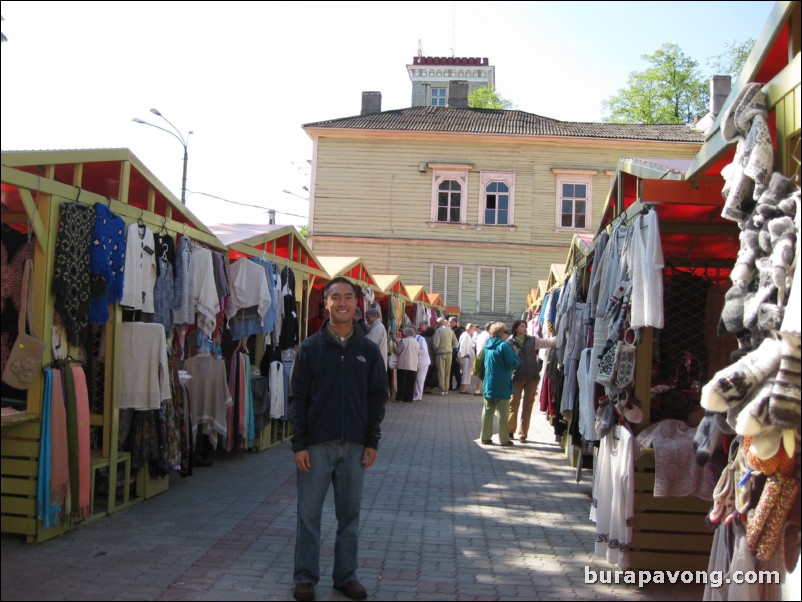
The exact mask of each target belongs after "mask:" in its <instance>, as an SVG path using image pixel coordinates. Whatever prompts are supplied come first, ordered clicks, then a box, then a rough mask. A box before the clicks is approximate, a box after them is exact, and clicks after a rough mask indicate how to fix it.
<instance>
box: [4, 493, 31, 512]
mask: <svg viewBox="0 0 802 602" xmlns="http://www.w3.org/2000/svg"><path fill="white" fill-rule="evenodd" d="M2 504H3V514H5V515H9V514H15V515H20V516H36V498H31V497H14V496H11V495H3V496H2Z"/></svg>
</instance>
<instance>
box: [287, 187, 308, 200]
mask: <svg viewBox="0 0 802 602" xmlns="http://www.w3.org/2000/svg"><path fill="white" fill-rule="evenodd" d="M304 188H306V187H304ZM281 192H283V193H285V194H291V195H292V196H297V197H298V198H299V199H303V200H304V201H307V202H308V201H309V199H308V198H306V197H305V196H301V195H300V194H295V193H294V192H290V191H289V190H287V189H286V188H285V189H284V190H282V191H281Z"/></svg>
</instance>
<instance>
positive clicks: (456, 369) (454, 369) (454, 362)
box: [448, 316, 465, 391]
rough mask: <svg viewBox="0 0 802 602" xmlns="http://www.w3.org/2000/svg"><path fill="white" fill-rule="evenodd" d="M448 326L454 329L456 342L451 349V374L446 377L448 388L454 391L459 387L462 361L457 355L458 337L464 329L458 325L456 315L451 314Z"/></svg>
mask: <svg viewBox="0 0 802 602" xmlns="http://www.w3.org/2000/svg"><path fill="white" fill-rule="evenodd" d="M448 326H449V328H451V330H453V331H454V336H455V337H456V340H457V344H456V345H454V348H453V349H452V351H451V376H450V377H449V379H448V390H449V391H456V390H457V389H459V387H460V383H461V382H462V362H461V361H460V357H459V339H460V337H461V336H462V333H463V332H465V329H464V328H463V327H462V326H460V325H459V320H457V317H456V316H451V317H450V318H449V319H448ZM452 381H453V382H454V386H451V382H452Z"/></svg>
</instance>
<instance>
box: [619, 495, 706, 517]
mask: <svg viewBox="0 0 802 602" xmlns="http://www.w3.org/2000/svg"><path fill="white" fill-rule="evenodd" d="M712 505H713V502H709V501H705V500H701V499H699V498H693V497H654V496H653V495H652V494H651V493H635V513H636V514H637V513H639V512H644V511H647V510H665V511H668V512H695V513H706V512H708V511H709V510H710V508H711V507H712Z"/></svg>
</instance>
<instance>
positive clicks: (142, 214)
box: [136, 209, 145, 228]
mask: <svg viewBox="0 0 802 602" xmlns="http://www.w3.org/2000/svg"><path fill="white" fill-rule="evenodd" d="M144 215H145V210H144V209H140V210H139V217H138V218H137V220H136V223H137V224H138V225H139V227H140V228H144V227H145V220H144V219H142V218H143V217H144Z"/></svg>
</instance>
